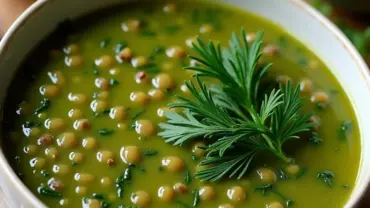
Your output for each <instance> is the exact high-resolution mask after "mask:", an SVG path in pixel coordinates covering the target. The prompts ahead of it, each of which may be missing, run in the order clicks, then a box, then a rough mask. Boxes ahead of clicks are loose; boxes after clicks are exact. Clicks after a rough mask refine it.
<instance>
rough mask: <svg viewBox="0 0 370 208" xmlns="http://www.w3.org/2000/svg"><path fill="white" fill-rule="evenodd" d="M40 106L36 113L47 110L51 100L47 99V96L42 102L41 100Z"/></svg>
mask: <svg viewBox="0 0 370 208" xmlns="http://www.w3.org/2000/svg"><path fill="white" fill-rule="evenodd" d="M40 104H41V105H40V107H38V108H37V109H36V110H35V114H39V113H41V112H42V111H45V110H47V109H48V108H49V107H50V100H49V99H47V98H44V99H43V100H42V101H41V102H40Z"/></svg>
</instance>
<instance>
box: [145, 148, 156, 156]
mask: <svg viewBox="0 0 370 208" xmlns="http://www.w3.org/2000/svg"><path fill="white" fill-rule="evenodd" d="M156 154H158V151H157V150H155V149H147V150H144V155H145V156H148V157H149V156H153V155H156Z"/></svg>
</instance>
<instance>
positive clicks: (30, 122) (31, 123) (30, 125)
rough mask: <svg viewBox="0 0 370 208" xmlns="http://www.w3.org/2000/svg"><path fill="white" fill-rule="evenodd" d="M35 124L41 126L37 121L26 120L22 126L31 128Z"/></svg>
mask: <svg viewBox="0 0 370 208" xmlns="http://www.w3.org/2000/svg"><path fill="white" fill-rule="evenodd" d="M35 126H41V123H40V122H37V121H26V122H25V123H24V124H23V128H32V127H35Z"/></svg>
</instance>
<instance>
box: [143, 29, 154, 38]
mask: <svg viewBox="0 0 370 208" xmlns="http://www.w3.org/2000/svg"><path fill="white" fill-rule="evenodd" d="M140 35H141V36H144V37H154V36H156V33H155V32H153V31H150V30H144V31H141V32H140Z"/></svg>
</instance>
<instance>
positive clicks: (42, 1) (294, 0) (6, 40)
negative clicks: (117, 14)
mask: <svg viewBox="0 0 370 208" xmlns="http://www.w3.org/2000/svg"><path fill="white" fill-rule="evenodd" d="M53 1H55V0H38V1H36V2H34V3H33V4H32V5H31V6H29V7H28V8H27V9H26V10H25V11H24V12H23V13H22V14H21V15H20V16H19V17H18V18H17V19H16V20H15V21H14V22H13V24H12V25H11V26H10V28H9V29H8V31H7V32H6V33H5V35H4V36H3V38H2V39H1V41H0V58H1V57H2V56H3V55H4V53H6V51H7V48H8V47H9V45H10V44H11V42H12V39H13V35H14V34H15V33H17V32H18V31H19V30H20V29H21V27H22V26H23V25H24V24H26V23H27V22H28V20H29V17H30V16H32V15H33V14H35V13H36V12H38V11H39V10H40V9H42V8H43V7H44V6H46V5H47V4H49V3H51V2H53ZM211 1H212V0H211ZM288 2H289V3H291V4H293V5H295V6H296V7H297V9H300V10H301V11H302V12H305V13H307V14H308V15H310V16H312V17H313V18H314V19H316V20H317V21H319V23H321V24H322V25H323V26H324V27H325V28H326V29H327V30H328V31H329V32H330V33H332V34H333V36H334V37H335V38H336V39H338V41H339V42H340V43H341V44H342V45H343V47H344V48H345V49H346V50H347V52H348V53H349V55H350V56H351V58H352V59H353V60H354V62H355V63H356V65H357V67H356V68H357V69H358V70H360V73H361V75H362V76H363V78H364V80H365V82H366V85H367V88H368V89H369V90H370V71H369V69H368V66H367V65H366V63H365V61H364V60H363V58H362V57H361V55H360V54H359V52H358V51H357V49H356V48H355V47H354V45H353V44H352V43H351V41H350V40H349V39H348V38H347V37H346V36H345V35H344V33H343V32H342V31H341V30H340V29H339V28H338V27H337V26H336V25H334V23H332V22H331V21H330V20H329V19H328V18H326V17H325V16H324V15H322V14H321V13H320V12H319V11H317V10H316V9H314V8H313V7H312V6H311V5H310V4H308V3H307V2H305V1H303V0H288ZM266 19H268V18H266ZM268 20H269V19H268ZM269 21H271V20H269ZM288 31H289V30H288ZM293 36H294V35H293ZM294 37H295V36H294ZM296 38H297V39H298V40H299V41H300V39H299V37H296ZM362 151H363V150H362ZM362 156H363V155H362ZM362 156H361V161H362V159H363V158H362ZM361 164H362V162H360V167H361ZM0 166H1V167H3V171H4V173H5V175H6V178H7V179H8V181H10V183H11V184H12V185H13V187H15V188H16V189H17V191H18V193H23V196H24V197H25V198H26V199H27V201H28V202H29V203H30V204H31V205H32V206H35V207H45V205H44V203H43V202H42V201H41V200H40V199H39V198H38V197H37V196H36V195H34V194H33V193H32V192H31V191H30V190H29V189H28V187H27V186H26V185H25V184H24V183H23V182H22V181H21V180H20V179H19V178H18V176H17V175H16V173H15V172H14V170H13V169H12V167H11V166H10V164H9V163H8V161H7V159H6V157H5V155H4V152H3V151H2V150H1V145H0ZM5 180H6V179H5ZM369 185H370V171H367V172H366V175H365V176H364V181H363V182H362V183H356V185H355V187H357V188H356V189H357V190H358V194H355V195H354V192H353V191H352V193H351V195H350V198H349V199H348V200H347V202H346V204H345V206H346V207H354V206H356V205H358V204H359V203H360V200H361V198H362V197H363V196H364V195H365V193H366V190H367V188H368V187H369Z"/></svg>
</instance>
